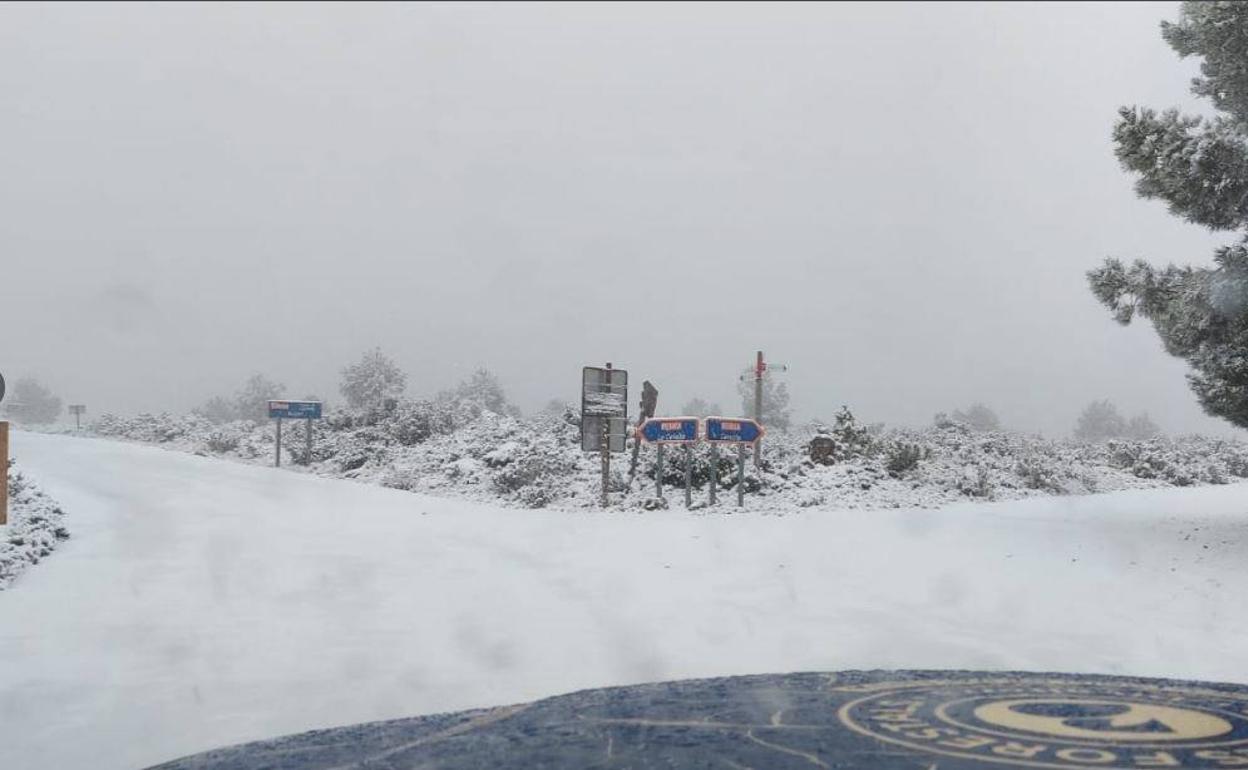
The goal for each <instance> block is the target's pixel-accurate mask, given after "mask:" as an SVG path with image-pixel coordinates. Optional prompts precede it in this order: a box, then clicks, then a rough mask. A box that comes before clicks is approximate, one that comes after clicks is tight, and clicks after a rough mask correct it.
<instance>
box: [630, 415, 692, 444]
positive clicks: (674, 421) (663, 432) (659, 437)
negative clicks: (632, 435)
mask: <svg viewBox="0 0 1248 770" xmlns="http://www.w3.org/2000/svg"><path fill="white" fill-rule="evenodd" d="M641 437H642V438H643V439H645V440H646V441H649V442H651V443H653V444H690V443H693V442H694V441H697V440H698V418H697V417H651V418H650V419H649V420H646V421H645V422H644V423H642V424H641Z"/></svg>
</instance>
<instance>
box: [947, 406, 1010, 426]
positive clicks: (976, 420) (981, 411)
mask: <svg viewBox="0 0 1248 770" xmlns="http://www.w3.org/2000/svg"><path fill="white" fill-rule="evenodd" d="M953 419H954V420H955V421H957V422H962V423H966V424H967V425H969V426H971V427H972V428H974V429H975V430H979V431H994V430H1001V420H1000V419H999V418H998V417H997V413H996V412H994V411H992V410H991V409H989V408H988V407H986V406H984V405H983V404H980V403H974V404H971V405H970V406H969V407H968V408H967V410H966V411H965V412H963V411H962V410H961V409H954V410H953Z"/></svg>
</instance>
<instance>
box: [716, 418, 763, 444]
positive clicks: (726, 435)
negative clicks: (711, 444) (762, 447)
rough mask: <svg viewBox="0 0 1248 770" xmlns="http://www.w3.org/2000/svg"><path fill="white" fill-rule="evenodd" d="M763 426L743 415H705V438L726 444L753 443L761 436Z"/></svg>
mask: <svg viewBox="0 0 1248 770" xmlns="http://www.w3.org/2000/svg"><path fill="white" fill-rule="evenodd" d="M763 432H764V431H763V426H761V425H759V424H758V423H757V422H755V421H753V420H750V419H747V418H745V417H732V418H728V417H707V418H706V440H707V441H719V442H722V443H727V444H753V443H754V442H755V441H758V440H759V439H760V438H762V437H763Z"/></svg>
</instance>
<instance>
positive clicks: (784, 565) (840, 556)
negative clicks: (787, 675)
mask: <svg viewBox="0 0 1248 770" xmlns="http://www.w3.org/2000/svg"><path fill="white" fill-rule="evenodd" d="M13 445H14V447H13V452H14V454H15V455H16V456H18V457H20V458H21V460H22V461H23V464H24V466H25V467H26V468H27V470H28V472H29V473H30V474H31V475H32V476H33V477H34V478H36V479H37V480H38V481H39V482H40V484H41V485H42V486H43V487H44V489H45V490H46V491H47V492H48V493H49V494H51V495H52V496H54V497H55V498H56V499H57V500H58V501H59V502H60V503H61V504H62V505H63V506H64V507H65V509H66V510H67V511H69V519H70V521H71V528H72V530H73V537H72V538H71V539H69V540H68V541H66V542H65V543H64V544H63V545H62V546H61V548H60V549H59V550H58V551H57V552H56V553H55V554H54V555H53V556H52V557H51V558H49V559H47V560H46V561H45V562H44V563H42V564H40V565H39V566H38V567H37V568H35V569H32V570H29V571H27V572H26V573H25V574H23V575H22V576H21V577H20V578H19V579H18V580H17V581H16V582H15V583H14V585H13V586H12V587H11V590H8V591H5V592H2V593H0V767H2V768H6V770H7V769H8V768H14V769H16V768H53V767H54V768H78V767H82V768H86V767H90V768H133V767H137V766H143V765H146V764H150V763H155V762H157V761H160V760H164V759H170V758H173V757H176V756H179V755H182V754H186V753H190V752H194V751H199V750H202V749H206V748H209V747H213V746H218V745H222V744H229V743H234V742H239V741H245V740H251V739H256V738H261V737H265V736H271V735H276V734H281V733H289V732H294V731H299V730H305V729H310V728H315V727H322V726H330V725H340V724H345V723H352V722H359V721H364V720H376V719H385V718H390V717H399V716H405V715H413V714H421V713H428V712H437V711H446V710H452V709H463V708H468V707H474V706H485V705H493V704H500V703H509V702H515V701H523V700H529V699H533V698H538V697H542V696H546V695H552V694H556V693H562V692H567V691H570V690H575V689H578V688H587V687H598V686H605V685H618V684H629V683H637V682H644V681H650V680H658V679H670V678H680V677H699V676H715V675H729V674H745V673H758V672H770V671H800V670H813V669H820V670H828V669H846V668H875V667H885V668H894V667H907V668H950V667H958V668H985V669H1030V670H1063V671H1089V672H1092V671H1095V672H1104V673H1124V674H1139V675H1151V676H1175V677H1186V678H1202V679H1215V680H1229V681H1238V682H1244V681H1248V644H1245V643H1244V640H1245V639H1248V602H1246V601H1245V600H1244V597H1245V596H1248V570H1244V569H1243V565H1244V564H1245V563H1248V494H1246V492H1245V489H1246V488H1245V487H1244V486H1242V485H1227V486H1209V487H1199V488H1188V489H1152V490H1140V491H1130V492H1119V493H1113V494H1103V495H1096V496H1066V497H1046V498H1035V499H1030V500H1015V501H1010V502H1000V503H982V502H980V503H966V504H961V505H952V506H949V507H946V508H943V509H941V510H938V511H924V510H891V511H876V512H866V511H839V512H838V511H833V510H829V509H826V508H819V507H815V508H809V509H806V510H804V511H802V512H800V513H789V514H788V515H783V516H781V515H774V514H771V513H769V512H768V511H766V510H764V509H754V510H750V511H747V512H745V513H731V514H730V512H731V511H732V509H731V508H730V507H728V508H725V509H721V511H719V512H715V513H704V512H696V513H687V512H684V511H680V510H670V511H655V512H647V513H639V512H635V511H633V512H624V511H615V512H598V511H590V510H587V511H581V512H569V511H552V510H545V511H522V510H517V509H514V508H511V509H505V508H500V507H494V506H492V505H489V504H485V503H481V502H475V501H469V500H452V499H445V498H434V497H429V496H425V495H423V494H417V493H411V492H403V491H398V490H393V489H385V488H382V487H378V486H372V485H367V484H358V483H353V482H350V481H343V480H336V479H328V478H322V477H318V476H314V475H311V474H299V473H288V472H285V471H279V470H274V469H271V468H265V467H260V466H257V465H248V464H242V463H231V462H222V461H220V460H216V459H212V458H206V457H197V456H194V455H191V454H186V453H181V452H167V451H161V450H160V449H156V448H152V447H147V446H142V445H138V444H127V443H118V442H112V441H106V440H99V439H81V438H72V437H65V436H52V435H39V434H32V433H22V432H18V433H15V434H14V437H13Z"/></svg>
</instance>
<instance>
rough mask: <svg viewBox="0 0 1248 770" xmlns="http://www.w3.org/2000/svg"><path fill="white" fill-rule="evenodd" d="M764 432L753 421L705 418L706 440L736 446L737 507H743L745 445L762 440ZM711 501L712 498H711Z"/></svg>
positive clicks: (755, 443) (711, 442)
mask: <svg viewBox="0 0 1248 770" xmlns="http://www.w3.org/2000/svg"><path fill="white" fill-rule="evenodd" d="M765 433H766V431H764V430H763V426H762V425H759V424H758V423H757V422H756V421H754V420H749V419H743V418H728V417H707V418H706V440H707V441H709V442H710V444H711V447H712V448H713V447H714V446H715V445H716V444H736V445H737V506H738V507H741V506H743V505H745V445H746V444H754V445H755V446H757V445H758V442H759V441H761V440H762V438H763V435H764V434H765ZM712 499H713V496H712Z"/></svg>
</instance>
